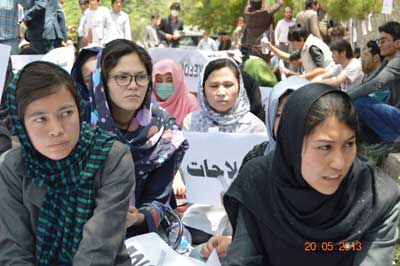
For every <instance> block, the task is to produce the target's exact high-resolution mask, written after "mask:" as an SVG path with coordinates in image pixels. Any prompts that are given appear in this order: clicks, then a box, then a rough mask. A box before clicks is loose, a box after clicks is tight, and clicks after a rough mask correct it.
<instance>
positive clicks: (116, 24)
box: [104, 0, 132, 43]
mask: <svg viewBox="0 0 400 266" xmlns="http://www.w3.org/2000/svg"><path fill="white" fill-rule="evenodd" d="M123 3H124V1H123V0H111V5H112V10H111V11H110V19H111V21H110V24H109V27H108V29H107V34H106V36H105V40H104V43H107V42H110V41H112V40H115V39H126V40H132V34H131V23H130V20H129V16H128V14H126V13H125V12H124V11H122V5H123Z"/></svg>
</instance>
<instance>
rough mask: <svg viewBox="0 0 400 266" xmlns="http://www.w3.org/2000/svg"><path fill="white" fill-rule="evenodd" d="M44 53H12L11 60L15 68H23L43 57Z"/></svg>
mask: <svg viewBox="0 0 400 266" xmlns="http://www.w3.org/2000/svg"><path fill="white" fill-rule="evenodd" d="M43 56H44V55H43V54H29V55H12V56H11V62H12V65H13V69H14V70H21V69H23V68H24V66H26V65H27V64H29V63H31V62H35V61H39V60H41V59H42V57H43Z"/></svg>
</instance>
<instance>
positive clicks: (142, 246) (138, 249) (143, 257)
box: [125, 233, 221, 266]
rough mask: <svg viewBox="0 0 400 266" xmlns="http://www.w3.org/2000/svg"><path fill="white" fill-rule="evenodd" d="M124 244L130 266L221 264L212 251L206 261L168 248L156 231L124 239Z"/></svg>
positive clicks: (214, 265) (208, 265)
mask: <svg viewBox="0 0 400 266" xmlns="http://www.w3.org/2000/svg"><path fill="white" fill-rule="evenodd" d="M125 246H126V248H127V250H128V253H129V256H130V258H131V263H132V266H175V265H185V266H221V264H220V262H219V259H218V256H217V254H216V252H215V251H214V252H213V253H212V254H211V255H210V257H209V259H208V261H207V263H204V262H202V261H200V260H196V259H193V258H190V257H187V256H185V255H180V254H178V253H177V252H175V251H174V250H173V249H172V248H170V247H169V246H168V245H167V244H166V243H165V242H164V241H163V240H162V239H161V238H160V237H159V236H158V235H157V234H156V233H148V234H143V235H138V236H135V237H131V238H129V239H127V240H125Z"/></svg>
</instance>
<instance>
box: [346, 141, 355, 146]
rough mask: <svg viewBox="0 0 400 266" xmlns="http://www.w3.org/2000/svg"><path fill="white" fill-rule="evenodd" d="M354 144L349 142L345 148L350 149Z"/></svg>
mask: <svg viewBox="0 0 400 266" xmlns="http://www.w3.org/2000/svg"><path fill="white" fill-rule="evenodd" d="M355 144H356V143H355V142H354V141H350V142H348V143H347V144H346V147H348V148H352V147H353V146H354V145H355Z"/></svg>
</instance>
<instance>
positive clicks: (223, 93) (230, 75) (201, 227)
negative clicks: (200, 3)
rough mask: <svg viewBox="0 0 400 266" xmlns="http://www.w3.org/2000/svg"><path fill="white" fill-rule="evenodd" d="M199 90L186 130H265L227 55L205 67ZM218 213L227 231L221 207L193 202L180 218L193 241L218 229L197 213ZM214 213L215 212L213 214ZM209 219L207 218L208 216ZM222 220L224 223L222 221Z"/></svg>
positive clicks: (238, 131)
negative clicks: (251, 111)
mask: <svg viewBox="0 0 400 266" xmlns="http://www.w3.org/2000/svg"><path fill="white" fill-rule="evenodd" d="M201 81H202V82H201V85H200V87H199V91H198V100H199V103H200V110H199V111H197V112H194V113H191V114H189V115H188V116H187V117H186V118H185V120H184V122H183V128H184V130H188V131H197V132H210V131H214V132H215V131H220V132H228V133H266V128H265V125H264V123H263V122H262V121H261V120H260V119H258V118H257V117H256V116H255V115H254V114H252V113H250V104H249V100H248V98H247V95H246V91H245V89H244V86H243V81H242V75H241V73H240V69H239V66H238V65H237V64H236V63H235V62H234V61H233V60H232V59H229V58H222V59H215V60H212V61H210V62H209V63H208V64H207V65H206V66H205V67H204V72H203V75H202V78H201ZM210 213H218V214H219V218H217V219H216V220H213V221H212V223H213V224H217V225H218V224H221V227H220V226H218V228H225V229H227V230H226V231H225V233H226V234H230V232H229V230H228V228H229V226H228V224H227V223H225V222H224V220H225V221H227V217H226V214H225V212H224V210H223V208H221V207H217V206H209V205H200V204H194V205H192V206H190V207H189V208H188V210H187V211H186V212H185V214H184V216H183V222H184V224H185V225H186V226H188V227H189V230H190V231H191V233H192V236H193V243H194V244H200V243H203V242H205V241H207V240H208V239H209V238H210V237H211V236H212V235H214V234H216V233H217V232H214V231H210V230H212V229H210V228H212V227H211V226H210V225H209V224H199V223H198V220H199V216H204V215H205V216H207V217H208V216H209V214H210ZM214 217H216V216H214ZM207 219H208V218H207ZM223 224H224V225H223Z"/></svg>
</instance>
